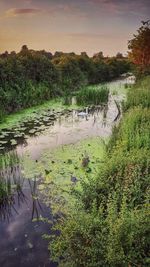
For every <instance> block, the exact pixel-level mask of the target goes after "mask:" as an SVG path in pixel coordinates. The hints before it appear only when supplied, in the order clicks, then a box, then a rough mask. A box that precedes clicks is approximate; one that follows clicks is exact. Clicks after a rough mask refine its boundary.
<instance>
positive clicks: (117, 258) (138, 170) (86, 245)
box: [49, 89, 150, 267]
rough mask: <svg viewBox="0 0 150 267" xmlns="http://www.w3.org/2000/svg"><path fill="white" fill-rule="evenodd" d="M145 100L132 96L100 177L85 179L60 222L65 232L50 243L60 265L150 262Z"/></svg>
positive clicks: (149, 157) (149, 177)
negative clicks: (74, 200)
mask: <svg viewBox="0 0 150 267" xmlns="http://www.w3.org/2000/svg"><path fill="white" fill-rule="evenodd" d="M131 90H132V89H131ZM144 99H145V98H144V93H143V94H138V97H137V99H136V102H134V101H132V102H130V100H129V95H128V99H127V103H129V102H130V106H129V107H130V108H129V107H128V111H127V112H126V113H124V116H123V118H122V120H121V122H120V124H119V125H118V126H117V127H116V128H115V130H114V132H113V135H112V138H111V140H110V142H109V144H108V151H107V155H106V157H105V161H104V163H103V164H102V165H101V166H100V168H99V173H98V175H97V176H95V177H94V179H91V177H89V179H87V180H85V181H84V180H82V184H81V190H80V194H79V195H77V194H76V197H77V198H76V203H75V207H74V210H70V213H68V214H67V216H66V217H63V218H61V220H60V221H58V223H57V224H56V225H55V227H54V229H57V230H58V229H59V230H60V232H61V234H60V236H56V237H55V238H53V240H52V242H51V243H50V244H49V247H50V251H51V255H52V258H53V259H55V260H57V261H58V262H59V264H60V265H59V266H66V267H67V266H73V267H78V266H83V267H84V266H86V267H97V266H103V267H108V266H112V267H116V266H122V267H126V266H145V267H148V266H149V249H148V247H149V237H148V234H147V233H148V232H149V223H148V221H149V216H150V212H149V210H150V209H149V202H150V198H149V195H150V194H149V193H150V191H149V180H150V168H149V166H150V165H149V163H150V151H149V147H150V143H149V142H150V135H149V133H150V124H149V121H150V111H149V108H148V107H149V101H150V99H149V98H148V100H147V101H146V102H145V100H144ZM128 101H129V102H128ZM143 103H144V105H143ZM145 103H146V104H145ZM136 104H137V105H138V106H136ZM140 104H141V105H140ZM145 105H146V107H145Z"/></svg>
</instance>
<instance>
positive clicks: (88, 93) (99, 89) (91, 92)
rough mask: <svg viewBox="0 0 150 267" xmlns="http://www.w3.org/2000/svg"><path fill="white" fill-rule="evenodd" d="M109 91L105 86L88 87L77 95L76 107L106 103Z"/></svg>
mask: <svg viewBox="0 0 150 267" xmlns="http://www.w3.org/2000/svg"><path fill="white" fill-rule="evenodd" d="M108 96H109V89H108V88H107V87H106V86H90V87H87V88H83V89H82V90H81V91H79V92H78V94H77V104H78V105H84V104H86V105H90V104H93V105H100V104H106V103H107V102H108Z"/></svg>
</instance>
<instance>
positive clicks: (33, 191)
mask: <svg viewBox="0 0 150 267" xmlns="http://www.w3.org/2000/svg"><path fill="white" fill-rule="evenodd" d="M8 159H9V160H8ZM16 159H17V156H16V153H14V152H13V153H11V155H10V154H9V155H7V157H6V159H4V160H3V167H2V166H1V170H0V236H1V242H0V266H1V267H3V266H4V267H11V266H12V267H16V266H24V267H27V266H29V267H30V266H41V267H44V266H52V267H54V266H57V265H56V264H55V263H50V261H49V255H48V250H47V242H46V241H45V240H43V239H42V237H41V236H42V234H43V233H49V232H50V225H49V224H47V223H46V222H43V221H42V220H41V218H42V217H43V216H45V217H46V218H48V219H50V220H52V215H51V213H50V209H49V208H47V207H46V206H45V205H44V203H42V201H41V199H40V194H39V192H38V189H37V185H38V183H39V177H35V178H34V179H33V180H29V179H27V178H25V177H24V174H23V170H22V166H21V165H20V164H19V160H16ZM1 161H2V160H1ZM37 178H38V179H37Z"/></svg>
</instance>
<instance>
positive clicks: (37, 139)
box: [0, 77, 134, 267]
mask: <svg viewBox="0 0 150 267" xmlns="http://www.w3.org/2000/svg"><path fill="white" fill-rule="evenodd" d="M132 83H134V78H133V77H128V78H124V79H120V80H117V81H114V82H111V83H109V84H108V86H109V87H110V96H109V102H108V105H107V106H103V107H102V106H99V107H89V109H88V114H87V113H86V112H85V109H83V110H71V109H70V110H64V111H57V112H55V111H54V110H52V109H48V110H44V112H43V113H42V114H38V113H37V115H36V116H35V117H34V120H33V119H28V120H27V119H26V120H22V121H20V122H18V124H17V125H16V126H14V127H13V128H12V129H7V128H5V129H2V130H1V131H0V151H1V154H2V155H5V158H6V159H5V160H4V165H3V166H1V170H0V186H3V187H4V188H7V192H8V194H7V195H6V196H3V197H1V196H0V237H1V242H0V266H1V267H16V266H23V267H30V266H39V267H54V266H57V263H54V262H52V261H51V260H50V257H49V252H48V249H47V247H48V242H47V241H46V240H45V239H44V238H42V235H43V234H50V233H51V225H52V223H53V221H54V220H55V219H56V218H55V217H54V216H53V215H52V211H51V209H50V207H49V205H47V204H46V202H45V201H44V197H43V195H42V193H41V190H40V185H42V184H43V182H44V179H45V177H44V172H40V169H39V168H37V167H36V166H37V165H38V164H39V162H40V161H42V155H43V154H44V153H46V152H47V151H48V153H50V154H52V153H53V151H55V149H59V148H61V147H62V148H63V146H64V145H65V146H66V147H67V145H72V144H76V143H77V144H78V143H79V142H80V141H82V140H86V139H87V138H97V137H98V138H99V137H100V138H107V137H109V136H110V135H111V132H112V127H113V125H114V124H115V123H117V121H118V120H117V121H116V118H118V112H119V111H118V108H117V106H116V102H117V103H118V104H119V105H120V103H121V101H122V100H123V99H124V98H125V96H126V89H125V86H124V85H125V84H132ZM74 101H75V99H74V100H73V102H74ZM80 112H84V113H85V115H84V114H83V113H81V114H82V115H81V114H80ZM96 144H97V143H96ZM88 145H89V146H90V143H89V144H88ZM91 150H92V148H91ZM72 151H75V150H74V148H73V150H72ZM72 153H73V152H72ZM62 155H63V154H61V156H62ZM69 160H70V159H69ZM70 162H71V160H70ZM52 163H54V162H53V161H52ZM59 167H61V166H59ZM43 169H44V170H45V173H46V174H47V173H49V171H48V170H47V169H45V166H44V167H43ZM62 175H63V174H62ZM43 218H46V220H44V219H43Z"/></svg>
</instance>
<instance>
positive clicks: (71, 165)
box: [31, 137, 105, 213]
mask: <svg viewBox="0 0 150 267" xmlns="http://www.w3.org/2000/svg"><path fill="white" fill-rule="evenodd" d="M87 155H88V157H89V164H88V166H87V167H83V166H82V160H83V158H84V157H85V156H87ZM104 155H105V145H104V142H103V141H102V139H101V138H99V137H96V138H88V139H85V140H83V141H80V142H78V143H76V144H71V145H64V146H62V147H59V148H57V149H54V150H52V151H46V152H45V153H44V154H43V155H42V156H41V158H40V160H39V161H38V163H36V168H37V169H36V170H38V171H39V172H41V173H42V174H43V175H44V180H43V182H42V183H41V184H40V185H39V189H40V190H41V192H42V194H43V196H44V201H45V203H46V204H47V205H50V206H51V208H52V210H53V212H54V213H60V212H61V213H66V212H67V210H69V209H70V207H72V205H74V202H75V198H74V195H73V191H74V190H77V191H80V190H81V187H80V185H81V183H82V182H83V181H86V180H87V181H88V180H89V179H91V180H93V179H94V178H95V176H97V174H98V171H99V168H100V164H103V159H104ZM31 169H32V171H33V167H32V168H31ZM72 178H73V179H72Z"/></svg>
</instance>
